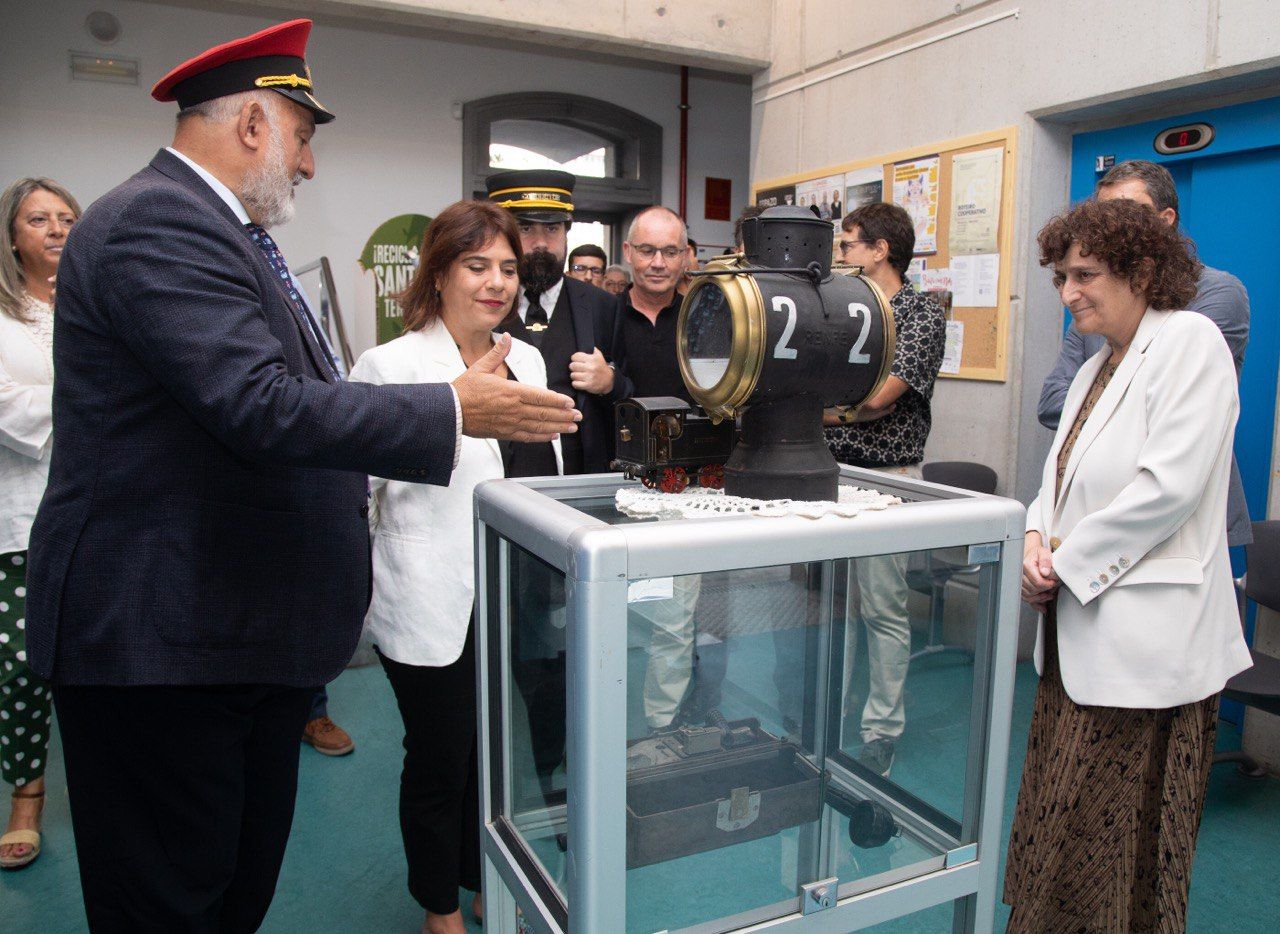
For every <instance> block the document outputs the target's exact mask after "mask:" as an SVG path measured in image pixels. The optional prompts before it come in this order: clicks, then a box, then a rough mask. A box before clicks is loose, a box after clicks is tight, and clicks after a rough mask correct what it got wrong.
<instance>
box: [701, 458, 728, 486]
mask: <svg viewBox="0 0 1280 934" xmlns="http://www.w3.org/2000/svg"><path fill="white" fill-rule="evenodd" d="M698 486H701V487H705V488H706V489H708V490H723V489H724V464H707V465H706V466H704V467H703V468H702V469H701V470H699V471H698Z"/></svg>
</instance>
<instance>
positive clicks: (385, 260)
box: [359, 214, 431, 344]
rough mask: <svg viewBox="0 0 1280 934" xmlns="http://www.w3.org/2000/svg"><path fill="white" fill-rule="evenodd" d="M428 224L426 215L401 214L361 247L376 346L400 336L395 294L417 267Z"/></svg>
mask: <svg viewBox="0 0 1280 934" xmlns="http://www.w3.org/2000/svg"><path fill="white" fill-rule="evenodd" d="M430 224H431V218H429V217H427V216H426V215H425V214H400V215H397V216H396V217H393V218H391V219H390V220H388V221H384V222H383V223H382V224H381V226H379V227H378V229H377V230H375V231H374V232H373V235H372V236H371V237H369V240H368V242H367V243H365V245H364V250H363V252H361V254H360V260H359V262H360V268H361V269H363V270H365V271H366V272H372V273H373V278H374V309H375V314H376V315H377V322H378V326H377V334H378V343H379V344H385V343H386V342H387V341H389V340H391V339H392V338H395V337H399V336H400V332H401V330H402V329H403V326H404V315H403V314H402V313H401V311H400V304H399V303H398V302H397V301H396V300H395V298H394V297H393V296H395V295H398V294H399V293H400V292H401V291H403V289H404V288H405V286H407V285H408V284H409V280H410V279H412V278H413V271H414V270H415V269H417V268H418V251H419V250H421V249H422V237H423V235H424V234H425V233H426V232H427V227H428V226H429V225H430Z"/></svg>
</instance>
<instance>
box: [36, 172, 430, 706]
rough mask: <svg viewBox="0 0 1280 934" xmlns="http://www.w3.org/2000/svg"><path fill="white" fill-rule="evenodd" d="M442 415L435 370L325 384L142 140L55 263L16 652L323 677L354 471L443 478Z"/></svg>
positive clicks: (338, 658)
mask: <svg viewBox="0 0 1280 934" xmlns="http://www.w3.org/2000/svg"><path fill="white" fill-rule="evenodd" d="M454 413H455V410H454V402H453V394H452V391H451V390H450V389H449V387H448V386H445V385H420V386H372V385H369V384H367V383H343V382H337V381H335V380H334V378H333V376H332V375H331V374H330V372H329V369H328V367H327V366H326V365H325V362H324V358H323V356H322V353H321V350H320V348H318V347H317V346H316V344H315V338H314V336H313V335H311V334H310V333H309V332H308V329H307V326H306V325H305V323H304V322H303V321H302V319H301V318H300V316H299V314H298V312H297V310H296V309H295V308H294V306H293V304H292V303H291V302H290V301H289V299H288V297H287V295H286V294H285V293H284V291H283V290H282V289H281V287H280V285H279V283H278V280H277V279H276V277H275V275H274V274H273V272H272V270H271V267H270V266H269V265H268V263H267V262H266V260H265V258H264V257H263V256H262V254H261V252H260V251H259V250H258V248H257V247H256V246H255V245H254V243H253V242H252V241H251V240H250V239H249V237H248V235H247V234H246V233H245V231H244V229H243V227H241V225H240V222H239V221H238V220H237V219H236V217H235V215H234V213H232V211H231V210H230V209H229V208H228V207H227V206H226V204H224V203H223V202H222V201H221V199H220V198H219V197H218V195H217V194H216V193H215V192H214V191H213V190H212V189H211V188H210V187H209V186H208V185H207V184H206V183H205V182H203V181H202V180H201V179H200V178H199V177H198V176H197V175H196V174H195V173H194V172H192V171H191V169H190V168H189V167H188V166H186V165H185V164H184V163H183V162H182V161H181V160H180V159H177V158H176V157H174V156H173V155H172V154H171V153H168V152H165V151H161V152H160V153H159V154H157V156H156V157H155V159H153V160H152V162H151V164H150V165H149V166H148V167H147V168H145V169H143V170H142V171H141V172H139V173H138V174H137V175H135V176H134V177H133V178H131V179H129V180H128V181H126V182H125V183H124V184H122V185H120V186H119V187H118V188H116V189H114V190H113V191H111V192H110V193H108V194H107V195H105V196H104V197H102V198H101V199H100V200H98V201H97V202H95V203H94V204H93V205H92V206H91V207H90V208H89V210H88V211H86V212H85V214H84V216H83V217H82V218H81V219H80V221H79V223H77V224H76V226H75V228H74V229H73V230H72V232H71V236H70V237H69V238H68V241H67V245H66V249H65V251H64V253H63V257H62V261H61V264H60V267H59V270H58V295H57V313H56V316H55V324H54V389H53V425H54V427H53V453H52V458H51V463H50V471H49V485H48V487H47V489H46V491H45V496H44V499H43V501H42V502H41V504H40V509H39V512H38V513H37V515H36V520H35V526H34V528H33V529H32V532H31V545H30V556H29V558H30V565H29V568H28V583H27V590H28V597H27V649H28V651H29V653H30V664H31V666H32V667H33V668H34V669H35V670H36V671H37V672H38V673H39V674H41V675H42V676H44V677H46V678H50V679H52V680H53V681H54V683H55V684H98V685H133V684H254V683H258V684H283V685H292V686H297V687H307V686H313V685H318V684H322V683H324V682H325V681H328V680H330V679H332V678H333V677H335V676H336V675H337V674H338V673H339V672H340V671H341V670H342V667H343V666H344V665H345V664H346V662H347V661H348V660H349V659H350V657H351V654H352V651H353V650H354V648H355V645H356V640H357V638H358V637H359V633H360V626H361V622H362V619H363V617H364V612H365V609H366V607H367V605H368V599H369V593H370V587H369V574H370V561H369V534H368V526H367V520H366V516H367V498H366V489H367V487H366V483H367V481H366V478H365V474H367V473H373V474H378V475H379V476H383V477H390V478H394V479H400V480H410V481H417V482H424V483H435V484H441V485H443V484H447V483H448V482H449V476H450V473H451V472H452V469H453V456H454V442H455V414H454ZM424 573H430V570H429V569H424Z"/></svg>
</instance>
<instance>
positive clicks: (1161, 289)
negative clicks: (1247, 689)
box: [1004, 201, 1250, 932]
mask: <svg viewBox="0 0 1280 934" xmlns="http://www.w3.org/2000/svg"><path fill="white" fill-rule="evenodd" d="M1039 245H1040V262H1041V264H1042V265H1045V266H1052V267H1053V271H1054V282H1055V284H1056V285H1057V286H1058V288H1059V290H1060V293H1061V296H1062V300H1063V302H1064V303H1065V304H1066V305H1067V307H1068V309H1069V310H1070V312H1071V315H1072V318H1073V319H1074V321H1075V325H1076V327H1077V328H1078V329H1079V330H1080V331H1081V332H1083V333H1086V334H1094V333H1096V334H1101V335H1102V336H1103V337H1105V338H1106V340H1107V346H1106V347H1105V348H1104V349H1103V350H1101V351H1099V353H1098V354H1097V355H1096V356H1094V357H1093V358H1091V359H1090V360H1088V361H1087V362H1086V363H1085V364H1084V366H1083V367H1082V368H1081V370H1080V372H1079V374H1077V376H1076V378H1075V380H1074V381H1073V382H1072V384H1071V388H1070V390H1069V392H1068V394H1067V399H1066V404H1065V407H1064V409H1063V417H1062V422H1061V425H1060V427H1059V429H1058V433H1057V435H1056V437H1055V438H1054V442H1053V446H1052V448H1051V449H1050V451H1049V457H1048V460H1047V462H1046V464H1045V469H1044V476H1043V482H1042V485H1041V488H1040V493H1039V495H1038V496H1037V497H1036V499H1035V501H1034V502H1033V503H1032V504H1031V505H1030V506H1029V507H1028V511H1027V538H1026V545H1025V559H1024V562H1023V580H1022V595H1023V598H1024V599H1025V600H1026V601H1027V602H1029V603H1031V604H1032V605H1034V606H1035V607H1036V608H1037V609H1038V610H1039V611H1040V612H1041V614H1042V616H1041V619H1040V626H1039V633H1038V637H1037V640H1036V654H1035V660H1036V669H1037V671H1039V672H1040V675H1041V680H1040V684H1039V687H1038V689H1037V693H1036V704H1035V713H1034V715H1033V718H1032V723H1031V736H1030V740H1029V743H1028V749H1027V760H1026V764H1025V766H1024V769H1023V777H1022V787H1021V790H1020V792H1019V796H1018V807H1017V811H1016V814H1015V817H1014V825H1013V830H1012V835H1011V838H1010V844H1009V863H1008V871H1007V874H1006V878H1005V892H1004V899H1005V901H1006V902H1008V903H1009V904H1010V905H1011V906H1012V908H1013V913H1012V915H1011V917H1010V923H1009V930H1010V931H1012V932H1032V931H1036V932H1039V931H1056V930H1064V931H1065V930H1073V931H1074V930H1089V931H1093V930H1107V931H1170V932H1172V931H1181V930H1184V929H1185V926H1186V902H1187V889H1188V886H1189V883H1190V875H1191V860H1192V855H1193V853H1194V851H1195V839H1196V833H1197V830H1198V828H1199V823H1200V812H1201V806H1202V804H1203V800H1204V794H1205V787H1206V783H1207V781H1208V774H1209V767H1210V765H1211V763H1212V761H1213V744H1214V733H1215V729H1216V724H1217V711H1218V696H1219V693H1220V692H1221V691H1222V687H1223V685H1224V684H1225V683H1226V681H1227V679H1228V678H1230V677H1231V676H1232V675H1234V674H1236V673H1237V672H1239V671H1242V670H1244V669H1245V668H1248V667H1249V664H1250V660H1249V652H1248V649H1247V648H1246V646H1245V643H1244V638H1243V635H1242V632H1241V625H1240V618H1239V614H1238V611H1237V608H1236V600H1235V595H1234V588H1233V583H1232V579H1231V567H1230V563H1229V560H1228V556H1227V539H1226V508H1227V482H1228V479H1229V476H1230V470H1231V444H1232V438H1233V433H1234V428H1235V423H1236V415H1237V412H1238V410H1239V402H1238V398H1237V393H1236V374H1235V368H1234V365H1233V364H1232V360H1231V353H1230V351H1229V350H1228V349H1227V345H1226V343H1225V341H1224V340H1223V339H1222V335H1221V333H1220V332H1219V331H1218V329H1217V327H1216V326H1215V325H1214V324H1213V322H1211V321H1209V320H1208V319H1207V318H1205V317H1204V316H1203V315H1198V314H1195V313H1192V312H1188V311H1177V310H1172V309H1179V308H1183V307H1184V306H1185V304H1186V303H1187V301H1189V300H1190V299H1191V297H1192V296H1193V295H1194V294H1195V282H1196V277H1197V275H1198V272H1199V263H1197V262H1196V261H1195V259H1194V258H1193V255H1192V253H1191V251H1190V250H1189V245H1188V244H1187V243H1186V242H1185V241H1184V240H1182V239H1181V238H1180V237H1179V235H1178V234H1177V232H1176V230H1174V229H1173V228H1172V227H1170V226H1168V225H1166V224H1165V223H1163V221H1161V220H1160V218H1159V217H1158V216H1157V215H1156V213H1155V212H1154V211H1152V210H1151V209H1150V208H1148V207H1146V206H1143V205H1141V204H1138V203H1136V202H1132V201H1108V202H1097V201H1089V202H1085V203H1083V204H1080V205H1078V206H1076V207H1075V208H1073V209H1072V210H1071V211H1069V212H1068V213H1067V214H1065V215H1062V216H1060V217H1057V218H1054V219H1053V220H1051V221H1050V222H1049V223H1048V224H1047V225H1046V226H1045V228H1044V229H1043V230H1042V231H1041V232H1040V236H1039Z"/></svg>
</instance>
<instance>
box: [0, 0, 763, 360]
mask: <svg viewBox="0 0 1280 934" xmlns="http://www.w3.org/2000/svg"><path fill="white" fill-rule="evenodd" d="M2 7H3V8H2V9H0V17H2V19H0V37H3V38H2V39H0V41H2V42H3V54H0V87H3V88H4V89H5V91H4V94H3V95H0V125H2V126H4V127H5V131H4V133H2V134H0V184H8V182H9V181H10V180H12V179H13V178H16V177H19V176H22V175H48V176H51V177H53V178H55V179H57V180H58V181H60V182H62V183H63V184H65V185H67V186H68V187H69V188H70V189H71V190H72V191H73V192H74V193H75V194H76V196H77V197H78V198H79V199H80V200H81V202H82V203H83V204H86V205H87V204H88V203H89V202H91V201H92V200H93V199H95V198H97V197H98V196H99V195H101V194H103V193H105V192H106V191H108V190H110V189H111V188H112V187H113V186H115V185H116V184H118V183H119V182H121V181H122V180H124V179H125V178H127V177H128V176H129V175H131V174H133V173H134V172H135V171H137V170H138V169H140V168H142V167H143V166H144V165H145V164H146V163H147V161H148V160H149V159H150V158H151V157H152V155H154V153H155V151H156V150H157V149H159V148H160V147H162V146H164V145H166V144H167V143H168V142H169V140H170V138H171V134H172V128H173V119H174V113H175V112H176V110H175V105H173V104H160V103H157V102H155V101H153V100H152V99H151V98H150V96H149V91H150V88H151V86H152V84H154V83H155V82H156V81H157V80H158V79H159V78H160V77H161V76H163V75H164V73H165V72H166V71H168V70H169V69H170V68H171V67H172V66H174V65H176V64H178V63H179V62H181V61H184V60H185V59H186V58H188V57H190V56H192V55H195V54H197V53H199V52H200V51H202V50H204V49H205V48H208V47H209V46H211V45H213V44H215V43H218V42H222V41H226V40H227V39H231V38H234V37H236V36H241V35H246V34H248V33H250V32H253V31H255V30H257V29H261V28H263V27H265V26H267V25H269V24H270V23H272V22H278V21H280V20H282V19H284V18H285V17H284V16H281V15H277V16H271V17H263V16H250V15H246V14H244V13H241V12H238V11H237V12H230V13H229V12H211V11H204V10H197V9H191V8H185V7H175V6H166V5H161V4H151V3H138V2H121V0H41V2H39V3H34V2H31V3H14V2H10V0H3V3H2ZM97 9H104V10H108V11H110V12H112V13H114V14H115V15H116V16H117V17H118V18H119V19H120V21H121V23H122V24H123V27H124V28H123V34H122V37H121V38H120V40H119V41H118V42H116V43H115V44H114V45H113V46H111V47H110V51H111V52H113V53H115V54H117V55H121V56H126V57H131V58H137V59H140V60H141V63H142V81H141V85H140V86H138V87H133V86H122V85H111V84H98V83H86V82H80V81H72V80H71V79H70V76H69V68H68V60H67V52H68V50H69V49H75V50H78V51H98V50H101V47H99V46H96V44H95V43H94V42H93V40H92V39H91V38H89V36H88V35H87V34H86V33H85V32H84V30H83V28H82V23H83V20H84V17H85V16H86V15H87V14H88V13H89V12H90V11H92V10H97ZM308 51H309V54H308V60H309V62H310V64H311V66H312V71H313V73H314V76H315V79H316V93H317V96H318V97H319V99H320V100H321V101H323V102H325V104H326V105H328V106H329V107H330V108H331V109H332V110H333V111H334V112H335V113H336V114H337V117H338V118H337V120H335V121H334V122H333V123H332V124H330V125H328V126H325V127H322V128H321V129H320V131H319V133H318V134H317V137H316V142H315V150H316V158H317V164H318V171H317V175H316V178H315V180H314V181H312V182H309V183H305V184H304V185H303V186H302V187H301V188H300V189H299V193H298V204H299V208H298V217H297V220H295V221H294V222H293V223H292V224H290V225H289V226H287V227H285V228H282V229H281V230H280V231H279V234H278V240H279V242H280V244H281V247H282V249H283V250H284V252H285V255H286V257H288V259H289V260H290V262H291V263H293V264H294V265H301V264H303V263H305V262H308V261H310V260H312V259H314V258H316V257H317V256H319V255H321V254H324V255H327V256H328V257H329V258H330V261H331V262H332V263H333V267H334V273H335V276H336V277H337V280H338V288H339V296H340V299H341V301H342V304H343V308H344V310H345V311H346V313H347V315H348V318H350V316H351V315H352V314H353V313H354V310H355V307H356V303H355V281H356V267H355V261H356V258H357V257H358V256H359V253H360V250H361V249H362V248H363V246H364V243H365V240H366V239H367V238H368V236H369V234H371V233H372V232H373V230H374V229H375V228H376V227H377V225H378V224H380V223H381V222H382V221H384V220H386V219H387V218H389V217H392V216H393V215H396V214H401V213H407V212H419V213H424V214H435V213H437V212H438V211H439V210H440V209H441V208H443V207H444V206H445V205H447V204H449V203H450V202H452V201H455V200H457V199H458V198H459V197H461V196H462V190H461V186H462V124H461V122H460V121H459V120H456V119H454V117H453V116H452V112H451V103H452V102H453V101H466V100H471V99H475V98H481V97H488V96H490V95H493V94H502V93H509V92H512V91H531V90H540V91H563V92H570V93H575V94H584V95H590V96H594V97H597V98H599V99H602V100H607V101H610V102H612V103H615V104H618V105H620V106H622V107H626V108H628V109H630V110H633V111H635V112H637V113H639V114H642V115H643V116H646V117H648V118H649V119H651V120H654V121H656V122H658V123H660V124H661V125H662V126H663V200H664V203H666V204H667V205H669V206H671V207H673V208H674V207H676V206H677V199H678V197H679V182H678V177H677V170H678V164H679V111H678V110H677V104H678V103H679V71H678V69H677V68H675V67H673V66H670V65H650V64H647V63H643V62H623V61H621V60H604V59H600V58H599V57H593V58H590V59H577V58H575V57H573V56H571V55H561V54H556V53H554V52H551V51H548V52H547V53H545V54H540V53H538V52H534V51H527V50H522V51H510V50H504V49H501V48H498V47H495V46H491V45H485V44H476V43H471V42H469V41H467V40H464V39H461V38H460V39H458V40H457V41H443V40H436V39H424V38H421V37H420V36H418V35H399V34H397V30H395V29H394V28H393V29H392V30H391V31H374V30H372V29H369V30H365V29H361V28H355V27H352V26H351V25H347V24H344V25H341V26H334V25H327V24H326V23H325V22H324V21H320V22H318V24H317V26H316V28H315V30H314V31H313V32H312V37H311V44H310V46H309V50H308ZM689 93H690V101H691V104H692V107H693V109H692V110H691V111H690V117H689V137H690V149H689V173H688V177H689V195H688V197H689V217H690V219H691V220H690V225H689V226H690V231H691V233H692V234H693V236H694V237H695V238H697V239H698V240H700V241H702V242H725V243H727V242H729V240H730V239H731V236H732V234H731V225H730V224H728V223H724V222H709V221H703V220H699V218H700V217H701V216H702V208H703V187H704V186H703V178H704V177H706V176H708V175H710V176H718V177H727V178H731V179H732V180H733V197H734V210H735V213H736V211H737V210H738V209H739V208H740V207H741V206H742V205H743V204H745V203H746V199H747V194H748V191H747V144H748V134H749V123H750V86H749V84H748V83H746V80H745V79H743V78H740V77H736V76H728V75H715V74H713V73H710V72H702V71H695V72H693V74H692V76H691V78H690V92H689ZM349 329H350V326H349ZM354 332H355V333H354V335H353V341H352V343H353V345H355V347H354V349H355V351H356V353H359V352H360V350H361V349H363V348H364V347H367V346H369V345H370V344H371V343H372V339H373V338H372V334H373V327H372V323H371V322H359V323H358V325H357V326H356V328H354Z"/></svg>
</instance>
